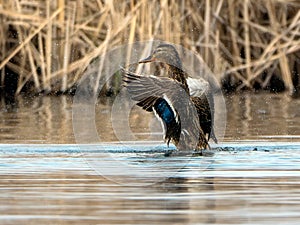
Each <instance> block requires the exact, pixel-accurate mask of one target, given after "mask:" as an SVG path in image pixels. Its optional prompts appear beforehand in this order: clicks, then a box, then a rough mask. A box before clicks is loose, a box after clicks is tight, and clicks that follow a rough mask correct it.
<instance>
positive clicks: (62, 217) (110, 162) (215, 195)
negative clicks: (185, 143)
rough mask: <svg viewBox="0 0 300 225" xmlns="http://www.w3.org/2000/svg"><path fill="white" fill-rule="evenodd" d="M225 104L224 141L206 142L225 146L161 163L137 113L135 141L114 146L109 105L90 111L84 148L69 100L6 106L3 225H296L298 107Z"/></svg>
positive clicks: (269, 102) (277, 102)
mask: <svg viewBox="0 0 300 225" xmlns="http://www.w3.org/2000/svg"><path fill="white" fill-rule="evenodd" d="M226 103H227V118H228V120H227V128H226V135H225V137H224V140H223V142H221V143H219V144H218V145H215V144H212V146H213V147H214V148H220V147H221V148H222V150H218V149H216V150H215V151H213V153H212V154H208V155H207V156H204V157H203V156H192V155H191V154H188V155H177V156H176V155H174V156H172V155H171V157H165V156H164V153H165V151H167V148H166V146H165V144H163V143H162V142H161V141H160V138H161V133H160V132H161V130H160V127H159V124H156V123H155V121H154V120H153V117H152V115H151V114H145V113H143V112H141V111H140V110H139V109H134V110H133V112H132V113H131V115H130V127H131V128H132V131H133V133H134V134H136V138H137V141H135V142H123V143H119V142H118V138H117V137H116V135H115V132H114V130H113V129H112V124H111V122H110V121H111V115H110V109H111V103H110V102H109V101H107V102H99V103H98V105H97V107H96V120H95V121H96V122H95V123H96V125H97V130H98V132H99V136H101V141H102V142H101V143H93V144H81V145H77V144H76V140H75V138H74V135H73V127H72V99H70V98H67V97H64V96H61V97H41V98H35V99H22V98H21V99H19V103H18V105H19V107H17V108H15V109H13V110H11V109H10V110H7V109H6V108H5V107H4V105H3V107H2V109H1V112H0V116H1V120H0V123H1V124H0V140H1V143H2V144H0V203H1V204H0V206H1V207H0V223H1V224H206V223H212V224H274V222H276V224H298V221H299V219H300V210H299V209H300V126H299V125H300V124H299V123H300V111H299V106H300V101H299V100H290V99H289V98H288V97H286V96H285V95H271V94H257V95H250V94H249V95H248V94H245V95H242V96H231V97H228V98H227V99H226ZM121 120H122V118H121V117H120V121H121ZM149 121H150V122H149ZM149 124H150V125H149ZM149 126H150V127H149ZM150 131H151V132H152V131H155V133H152V134H149V132H150ZM172 148H173V147H172V146H171V147H170V149H172ZM102 165H105V166H106V167H107V168H108V169H106V170H99V169H100V167H101V166H102ZM118 165H122V166H123V167H121V168H131V169H130V170H122V171H120V170H118ZM109 166H111V167H109ZM149 171H152V172H149Z"/></svg>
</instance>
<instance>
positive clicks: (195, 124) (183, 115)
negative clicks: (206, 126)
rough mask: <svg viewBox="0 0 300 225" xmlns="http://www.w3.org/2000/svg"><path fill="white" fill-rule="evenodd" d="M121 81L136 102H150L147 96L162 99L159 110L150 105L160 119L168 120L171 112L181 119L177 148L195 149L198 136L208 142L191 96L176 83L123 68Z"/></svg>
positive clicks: (176, 118)
mask: <svg viewBox="0 0 300 225" xmlns="http://www.w3.org/2000/svg"><path fill="white" fill-rule="evenodd" d="M123 81H124V82H125V86H126V88H127V90H128V92H129V94H130V96H131V99H133V100H135V101H138V102H139V103H140V102H151V100H149V99H150V98H151V99H152V100H153V99H164V100H165V101H164V103H163V104H162V105H161V107H162V108H159V109H158V110H157V109H155V108H153V107H152V108H153V109H154V110H155V111H156V113H157V114H158V115H159V116H160V117H161V118H162V117H165V118H162V119H163V120H164V119H165V120H167V116H168V115H169V112H170V113H172V114H173V115H174V118H175V120H177V121H180V128H181V132H180V141H179V143H178V144H177V148H178V149H186V150H188V149H196V148H197V144H198V142H199V139H201V142H202V143H205V145H207V141H206V139H205V135H204V133H203V131H202V130H201V127H200V125H199V118H198V115H197V110H196V108H195V107H194V105H193V103H192V101H191V99H190V96H189V95H188V94H187V93H186V91H185V90H184V89H183V88H182V87H181V85H180V84H179V83H178V82H176V81H174V80H172V79H169V78H164V77H160V78H159V77H155V76H151V75H150V76H141V75H138V74H135V73H132V72H129V71H127V70H123ZM155 103H157V101H156V102H155ZM166 103H167V104H166ZM163 108H166V111H163ZM160 110H161V111H160ZM164 122H165V121H164ZM199 136H200V137H199Z"/></svg>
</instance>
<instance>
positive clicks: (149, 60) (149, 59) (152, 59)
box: [139, 55, 154, 63]
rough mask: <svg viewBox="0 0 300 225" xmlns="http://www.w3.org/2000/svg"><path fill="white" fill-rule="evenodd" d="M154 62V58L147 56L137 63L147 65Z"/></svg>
mask: <svg viewBox="0 0 300 225" xmlns="http://www.w3.org/2000/svg"><path fill="white" fill-rule="evenodd" d="M153 61H154V58H152V56H151V55H150V56H148V57H147V58H145V59H142V60H141V61H139V63H148V62H153Z"/></svg>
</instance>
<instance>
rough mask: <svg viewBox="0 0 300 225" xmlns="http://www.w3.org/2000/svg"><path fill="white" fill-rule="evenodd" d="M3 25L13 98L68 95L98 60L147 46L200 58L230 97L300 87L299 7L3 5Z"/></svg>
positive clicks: (226, 0)
mask: <svg viewBox="0 0 300 225" xmlns="http://www.w3.org/2000/svg"><path fill="white" fill-rule="evenodd" d="M0 21H1V26H0V71H1V74H0V75H1V87H2V88H3V87H5V86H8V83H9V82H13V81H15V82H17V83H16V85H15V92H14V94H16V95H18V94H20V93H21V92H22V91H29V92H33V93H40V92H44V93H65V92H68V91H69V90H70V89H72V88H74V87H76V84H77V82H78V81H79V79H80V78H81V76H82V74H83V72H84V71H85V69H86V68H87V66H88V65H89V64H90V63H91V61H92V60H93V59H95V58H96V57H97V56H99V55H101V54H102V53H105V52H107V51H109V49H111V48H113V47H115V46H118V45H124V44H130V43H133V42H135V41H143V40H151V39H153V40H154V39H160V40H163V41H167V42H172V43H175V44H180V45H183V46H184V47H186V48H188V49H191V50H195V51H197V52H199V53H200V54H201V56H202V57H203V59H204V61H205V62H206V63H207V65H208V66H209V67H210V69H211V70H212V72H213V73H214V75H215V76H216V78H217V80H218V81H219V82H220V84H222V85H223V87H224V88H227V89H228V90H231V89H232V90H244V89H268V88H271V89H272V88H273V89H274V90H275V89H276V88H277V87H278V86H280V84H284V87H285V89H287V90H288V91H289V92H291V93H292V92H295V90H298V88H299V86H300V85H299V79H300V78H299V73H300V3H299V1H298V0H260V1H259V0H219V1H214V0H200V1H199V0H188V1H176V0H159V1H146V0H139V1H134V0H127V1H101V0H88V1H80V0H51V1H50V0H45V1H40V0H5V1H4V0H0ZM8 78H9V79H8ZM274 81H275V82H274ZM272 85H273V86H272Z"/></svg>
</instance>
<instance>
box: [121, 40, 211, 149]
mask: <svg viewBox="0 0 300 225" xmlns="http://www.w3.org/2000/svg"><path fill="white" fill-rule="evenodd" d="M153 61H158V62H160V63H161V66H163V67H164V68H165V69H166V71H167V77H157V76H152V75H150V76H141V75H137V74H134V73H131V72H128V71H124V81H125V82H126V87H127V89H128V91H129V93H130V95H131V98H132V99H133V100H135V101H138V103H137V105H138V106H140V107H142V108H143V109H145V110H147V111H153V112H154V113H155V115H156V116H157V117H158V118H159V119H160V120H161V121H162V124H163V128H164V138H165V141H166V142H167V143H168V144H169V142H170V141H172V142H173V143H174V144H175V146H176V147H177V149H178V150H192V149H193V150H201V149H205V148H207V147H208V139H209V138H210V137H212V138H213V139H214V140H215V141H216V138H215V136H214V132H213V113H214V110H213V98H212V95H211V93H210V91H209V84H208V82H206V81H205V80H203V79H193V78H189V77H188V75H187V74H186V73H185V72H184V71H183V70H182V65H181V61H180V58H179V55H178V53H177V51H176V49H175V48H174V47H173V46H172V45H167V44H162V45H159V46H158V47H157V48H156V50H155V51H154V52H153V54H152V55H151V56H149V57H148V58H146V59H144V60H142V61H140V63H147V62H153ZM206 135H207V138H206Z"/></svg>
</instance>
